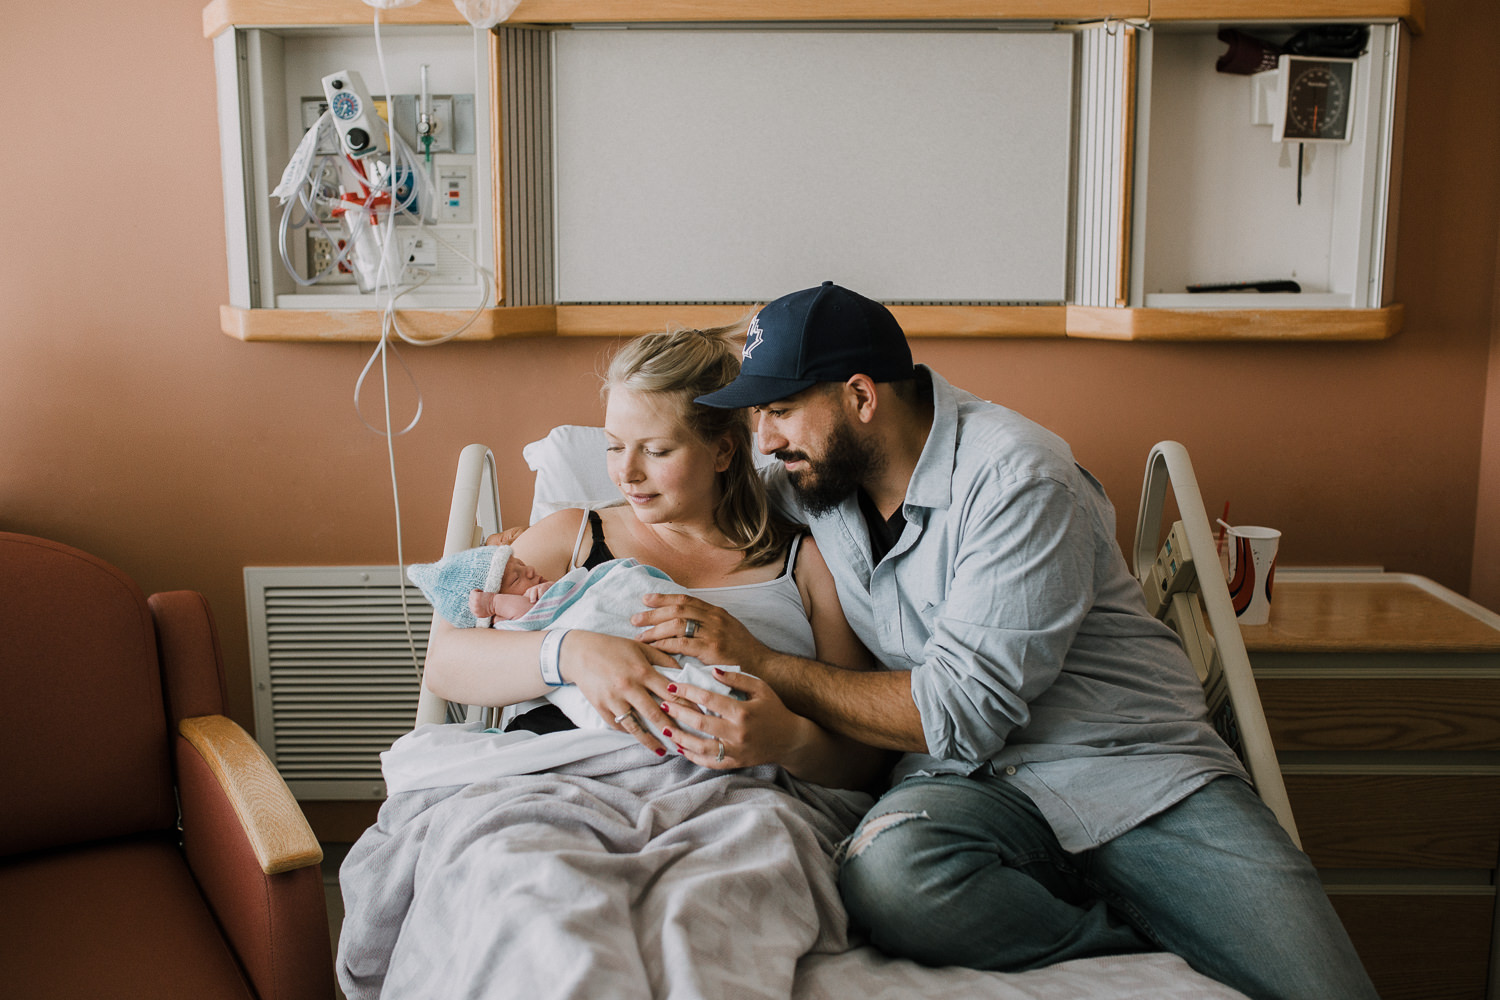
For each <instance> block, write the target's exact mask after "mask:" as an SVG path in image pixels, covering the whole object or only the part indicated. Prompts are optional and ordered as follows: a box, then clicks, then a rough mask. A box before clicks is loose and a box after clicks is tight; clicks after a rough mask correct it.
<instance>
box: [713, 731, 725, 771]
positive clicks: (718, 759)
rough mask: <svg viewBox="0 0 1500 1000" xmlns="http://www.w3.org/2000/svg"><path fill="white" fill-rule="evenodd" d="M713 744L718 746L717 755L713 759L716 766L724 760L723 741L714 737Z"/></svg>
mask: <svg viewBox="0 0 1500 1000" xmlns="http://www.w3.org/2000/svg"><path fill="white" fill-rule="evenodd" d="M714 742H715V743H717V744H719V753H718V755H717V756H715V757H714V763H715V764H717V763H719V762H720V761H722V760H723V759H724V741H723V740H721V739H719V738H718V737H717V736H715V737H714Z"/></svg>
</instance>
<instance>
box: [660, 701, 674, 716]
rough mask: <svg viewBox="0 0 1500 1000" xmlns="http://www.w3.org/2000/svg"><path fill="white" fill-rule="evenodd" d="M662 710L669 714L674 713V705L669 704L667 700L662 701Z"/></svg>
mask: <svg viewBox="0 0 1500 1000" xmlns="http://www.w3.org/2000/svg"><path fill="white" fill-rule="evenodd" d="M661 710H662V711H663V712H666V713H667V714H668V715H671V714H672V706H671V705H668V704H667V703H666V702H662V703H661Z"/></svg>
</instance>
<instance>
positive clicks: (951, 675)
mask: <svg viewBox="0 0 1500 1000" xmlns="http://www.w3.org/2000/svg"><path fill="white" fill-rule="evenodd" d="M969 499H970V500H971V501H972V503H970V504H969V505H968V506H967V507H966V508H965V509H963V510H959V511H952V512H950V513H949V518H950V523H949V525H948V529H949V532H950V535H951V537H953V538H954V540H955V548H954V553H953V560H952V569H953V575H952V579H951V581H950V582H949V583H948V586H947V599H946V600H945V601H944V602H942V604H941V605H939V606H936V607H933V608H930V609H924V610H923V611H922V612H920V617H921V618H924V619H925V620H926V624H927V625H928V627H929V629H930V637H929V638H928V639H927V641H926V643H925V645H924V646H923V648H922V650H921V654H920V661H921V668H920V669H917V670H914V671H913V674H912V680H911V686H912V697H913V698H914V699H915V700H916V703H917V708H918V711H920V713H921V715H922V728H923V731H924V733H925V735H926V737H927V747H928V753H930V754H932V755H933V756H936V757H940V758H943V759H947V760H958V761H964V762H967V763H971V764H975V765H977V764H979V763H981V762H983V761H986V760H989V759H990V758H992V757H994V756H995V755H996V754H997V753H999V751H1000V750H1001V748H1002V747H1004V745H1005V742H1006V740H1007V738H1008V737H1009V736H1010V734H1011V732H1012V731H1013V730H1015V729H1018V728H1022V727H1024V726H1026V725H1027V723H1028V722H1029V721H1030V718H1031V710H1030V708H1029V706H1030V704H1031V703H1032V702H1033V701H1034V700H1035V699H1036V698H1037V697H1038V696H1039V695H1040V694H1041V693H1042V692H1044V691H1045V690H1047V689H1048V688H1049V687H1051V686H1052V684H1053V683H1054V682H1055V681H1056V680H1057V677H1058V675H1059V674H1060V673H1061V671H1062V667H1063V662H1064V660H1065V659H1066V657H1067V654H1068V650H1069V648H1070V647H1071V646H1072V644H1073V640H1074V637H1075V636H1076V635H1077V633H1078V630H1079V628H1080V626H1081V625H1082V623H1083V620H1084V618H1085V616H1087V614H1088V612H1089V609H1090V608H1091V607H1092V606H1093V603H1094V586H1093V580H1094V550H1095V547H1096V540H1095V538H1094V534H1093V531H1092V530H1091V526H1090V523H1089V518H1088V517H1087V516H1086V514H1085V513H1084V512H1083V511H1081V510H1080V504H1079V499H1078V498H1077V497H1076V496H1075V495H1074V493H1073V491H1072V490H1071V489H1070V488H1069V487H1068V485H1066V484H1064V483H1060V482H1058V481H1056V480H1054V479H1051V478H1047V477H1042V476H1032V477H1027V478H1022V479H1015V480H1009V481H997V482H993V483H987V484H984V485H982V486H981V487H980V488H979V489H977V490H974V491H972V492H971V493H970V494H969ZM955 518H956V521H955V520H954V519H955ZM914 568H918V569H925V567H914Z"/></svg>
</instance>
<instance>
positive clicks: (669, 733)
mask: <svg viewBox="0 0 1500 1000" xmlns="http://www.w3.org/2000/svg"><path fill="white" fill-rule="evenodd" d="M661 734H662V735H663V736H665V737H666V738H667V739H669V740H670V739H671V738H672V730H670V729H663V730H662V731H661Z"/></svg>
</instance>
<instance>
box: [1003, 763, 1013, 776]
mask: <svg viewBox="0 0 1500 1000" xmlns="http://www.w3.org/2000/svg"><path fill="white" fill-rule="evenodd" d="M1005 773H1006V774H1015V773H1016V765H1014V764H1011V765H1010V766H1008V767H1007V768H1006V769H1005Z"/></svg>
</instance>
